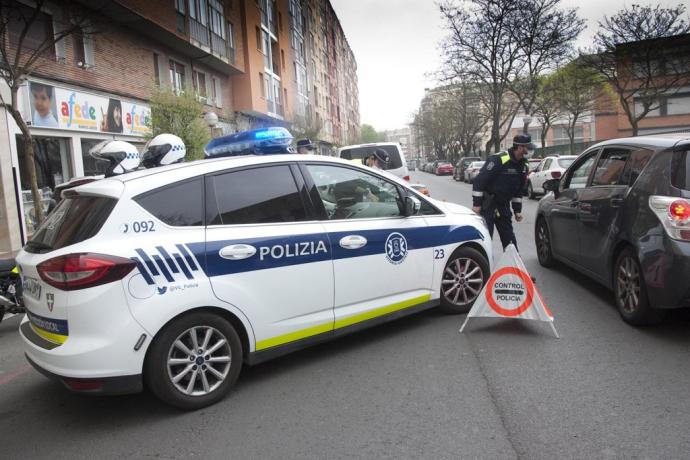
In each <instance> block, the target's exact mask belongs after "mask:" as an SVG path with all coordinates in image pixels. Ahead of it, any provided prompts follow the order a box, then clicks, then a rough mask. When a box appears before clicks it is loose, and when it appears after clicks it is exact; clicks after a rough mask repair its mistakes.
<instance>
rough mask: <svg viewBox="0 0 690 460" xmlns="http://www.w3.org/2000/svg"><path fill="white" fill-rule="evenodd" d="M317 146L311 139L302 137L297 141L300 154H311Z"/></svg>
mask: <svg viewBox="0 0 690 460" xmlns="http://www.w3.org/2000/svg"><path fill="white" fill-rule="evenodd" d="M315 150H316V147H315V146H314V143H313V142H312V141H311V139H300V140H298V141H297V153H299V154H300V155H310V154H312V153H314V151H315Z"/></svg>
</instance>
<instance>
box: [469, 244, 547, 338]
mask: <svg viewBox="0 0 690 460" xmlns="http://www.w3.org/2000/svg"><path fill="white" fill-rule="evenodd" d="M473 317H485V318H513V319H528V320H535V321H543V322H547V323H549V325H550V326H551V329H552V330H553V333H554V335H555V336H556V338H560V337H559V335H558V331H556V326H554V324H553V314H552V313H551V310H549V308H548V307H547V306H546V303H544V299H543V298H542V296H541V293H540V292H539V290H538V289H537V287H536V286H535V285H534V282H533V281H532V278H531V277H530V276H529V274H528V273H527V269H526V268H525V264H524V263H523V262H522V259H521V258H520V254H518V252H517V249H516V248H515V246H514V245H512V244H510V245H508V247H507V248H506V250H505V252H504V253H503V256H502V257H501V259H500V260H499V261H498V265H497V267H496V270H495V271H494V273H493V274H492V275H491V278H489V281H488V282H487V283H486V285H485V286H484V288H483V289H482V291H481V292H480V293H479V297H477V300H476V301H475V303H474V305H473V306H472V309H471V310H470V312H469V313H468V314H467V317H466V318H465V322H464V323H462V327H461V328H460V332H462V331H463V330H464V329H465V326H466V325H467V321H469V319H470V318H473Z"/></svg>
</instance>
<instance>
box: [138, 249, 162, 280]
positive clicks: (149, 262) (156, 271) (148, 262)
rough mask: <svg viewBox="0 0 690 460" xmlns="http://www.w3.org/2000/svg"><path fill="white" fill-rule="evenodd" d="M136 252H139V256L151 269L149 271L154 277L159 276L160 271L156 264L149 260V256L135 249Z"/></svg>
mask: <svg viewBox="0 0 690 460" xmlns="http://www.w3.org/2000/svg"><path fill="white" fill-rule="evenodd" d="M135 251H136V252H137V254H139V256H140V257H141V259H142V260H143V261H144V263H145V264H146V266H147V267H148V268H149V271H150V272H151V274H152V275H153V276H158V275H159V273H158V269H156V266H155V265H154V263H153V262H151V259H149V256H148V255H147V254H146V253H145V252H144V251H142V250H141V249H135Z"/></svg>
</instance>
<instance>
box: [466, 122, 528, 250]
mask: <svg viewBox="0 0 690 460" xmlns="http://www.w3.org/2000/svg"><path fill="white" fill-rule="evenodd" d="M534 148H535V146H534V144H532V138H531V137H530V135H529V134H518V135H517V136H515V137H514V138H513V146H512V147H511V148H509V149H508V151H507V152H499V153H497V154H495V155H491V157H489V159H488V160H487V161H486V163H484V166H482V169H481V171H479V174H478V175H477V177H476V178H475V179H474V183H473V184H472V201H473V207H472V210H473V211H474V212H476V213H478V214H481V215H482V216H483V217H484V219H485V220H486V225H487V226H488V227H489V234H490V235H491V236H493V234H494V225H496V229H498V234H499V236H500V237H501V243H502V244H503V248H504V249H505V247H506V246H508V245H509V244H510V243H513V244H514V245H515V247H516V248H517V240H516V239H515V233H514V232H513V222H512V213H511V211H510V207H511V205H512V208H513V212H514V213H515V220H516V221H517V222H521V221H522V214H521V213H522V190H523V187H524V185H525V181H526V180H527V172H528V166H527V159H528V158H529V157H530V156H532V155H533V154H534Z"/></svg>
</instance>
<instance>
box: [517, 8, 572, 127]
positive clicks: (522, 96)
mask: <svg viewBox="0 0 690 460" xmlns="http://www.w3.org/2000/svg"><path fill="white" fill-rule="evenodd" d="M519 15H520V17H519V18H518V19H516V23H517V27H513V28H512V29H511V30H510V31H509V32H510V34H511V37H512V39H513V40H514V41H515V42H516V43H517V44H518V48H519V51H520V56H519V62H520V65H517V66H515V67H514V76H513V77H512V79H511V90H512V91H513V92H514V93H515V95H516V96H517V98H518V100H519V101H520V105H521V107H522V109H523V110H524V112H525V113H527V114H530V113H532V111H533V108H534V106H535V102H536V98H537V97H538V92H539V91H540V79H541V76H542V75H544V74H545V73H547V72H551V71H554V70H555V69H557V68H558V67H559V66H561V65H562V64H564V63H565V62H566V61H568V60H570V59H572V57H573V55H574V54H575V51H574V47H573V43H574V42H575V40H576V39H577V37H578V36H579V35H580V33H581V32H582V31H583V30H584V29H585V21H584V19H581V18H579V17H578V15H577V8H562V7H561V0H520V7H519ZM523 130H524V132H528V131H529V117H525V119H524V126H523Z"/></svg>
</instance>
